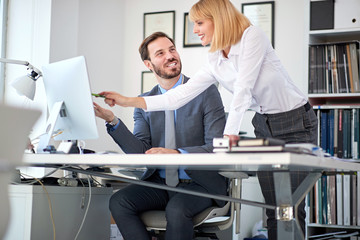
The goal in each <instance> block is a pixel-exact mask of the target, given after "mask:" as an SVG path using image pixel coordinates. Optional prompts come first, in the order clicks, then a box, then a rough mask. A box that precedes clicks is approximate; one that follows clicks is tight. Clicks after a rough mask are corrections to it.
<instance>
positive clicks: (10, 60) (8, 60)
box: [0, 58, 31, 66]
mask: <svg viewBox="0 0 360 240" xmlns="http://www.w3.org/2000/svg"><path fill="white" fill-rule="evenodd" d="M0 62H3V63H13V64H19V65H25V66H29V65H30V63H29V62H27V61H20V60H13V59H7V58H0ZM30 66H31V65H30Z"/></svg>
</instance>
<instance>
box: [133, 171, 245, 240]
mask: <svg viewBox="0 0 360 240" xmlns="http://www.w3.org/2000/svg"><path fill="white" fill-rule="evenodd" d="M219 174H221V175H222V176H224V177H226V178H228V179H229V181H230V186H229V191H228V192H229V196H230V197H233V198H238V199H239V198H240V197H241V184H242V180H243V179H247V178H248V177H249V176H248V174H246V173H244V172H219ZM229 209H230V216H229V215H228V213H229ZM235 213H236V214H235ZM221 216H226V217H227V218H226V219H225V220H221V221H208V220H210V219H212V218H215V217H221ZM140 218H141V220H142V221H143V222H144V224H145V226H146V229H147V230H148V231H150V232H152V233H154V234H155V235H156V236H158V235H161V234H163V232H164V231H165V230H166V217H165V211H161V210H151V211H146V212H144V213H142V214H141V215H140ZM234 219H235V232H236V233H239V232H240V203H234V202H227V203H226V204H225V206H224V207H216V206H212V207H210V208H207V209H205V210H204V211H203V212H201V213H199V214H198V215H196V216H195V217H194V219H193V222H194V236H195V238H196V237H208V238H210V239H218V238H217V236H216V233H217V232H219V231H223V230H226V229H228V228H229V227H231V226H232V224H233V222H234ZM214 220H215V219H214Z"/></svg>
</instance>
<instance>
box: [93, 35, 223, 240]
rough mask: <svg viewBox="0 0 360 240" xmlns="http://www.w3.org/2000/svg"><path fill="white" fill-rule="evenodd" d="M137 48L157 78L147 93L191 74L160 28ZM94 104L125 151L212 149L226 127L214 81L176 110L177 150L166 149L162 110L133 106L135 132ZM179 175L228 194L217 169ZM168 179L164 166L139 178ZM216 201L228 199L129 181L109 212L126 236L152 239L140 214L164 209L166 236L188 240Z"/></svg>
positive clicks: (186, 183) (185, 182)
mask: <svg viewBox="0 0 360 240" xmlns="http://www.w3.org/2000/svg"><path fill="white" fill-rule="evenodd" d="M139 52H140V55H141V58H142V60H143V62H144V64H145V65H146V67H147V68H148V69H149V70H151V71H152V72H153V73H154V75H155V77H156V79H157V80H158V82H159V85H157V86H155V87H154V88H153V89H152V90H151V91H150V92H148V93H145V94H143V95H144V96H149V95H158V94H162V93H164V92H166V91H167V90H170V89H171V88H175V87H177V86H178V85H180V84H183V83H186V82H187V80H188V78H187V77H186V76H184V75H182V74H181V61H180V57H179V54H178V52H177V51H176V47H175V44H174V42H173V40H172V39H171V38H169V37H168V36H167V35H166V34H164V33H161V32H157V33H154V34H152V35H150V36H149V37H147V38H146V39H145V40H144V41H143V42H142V44H141V45H140V48H139ZM94 108H95V114H96V116H98V117H100V118H103V119H104V120H105V121H106V122H107V124H106V125H107V129H108V133H109V134H110V136H111V137H112V138H113V139H114V141H115V142H116V143H117V144H118V145H119V146H120V147H121V148H122V150H123V151H124V152H125V153H146V154H154V153H157V154H159V153H174V154H179V153H210V152H212V150H213V147H212V140H213V138H215V137H222V134H223V130H224V126H225V114H224V108H223V105H222V101H221V98H220V94H219V92H218V91H217V88H216V87H215V86H214V85H212V86H211V87H209V88H208V89H207V90H205V91H204V92H203V93H202V94H200V95H199V96H198V97H197V98H195V99H194V100H192V101H191V102H189V103H188V104H187V105H185V106H183V107H182V108H179V109H178V110H176V111H175V119H176V120H175V125H176V127H175V135H176V147H175V148H174V149H168V148H164V146H165V131H164V129H165V126H164V125H165V124H164V122H165V120H164V118H165V117H164V116H165V114H164V112H162V111H161V112H160V111H158V112H145V111H144V110H142V109H135V111H134V120H135V125H134V133H133V134H132V133H131V132H130V131H129V130H128V129H127V128H126V126H125V125H124V123H123V122H122V121H121V120H120V119H118V118H117V117H115V116H114V114H113V113H112V112H111V111H109V110H106V109H103V108H101V107H100V106H99V105H97V104H95V103H94ZM178 176H179V184H178V185H177V187H178V188H184V189H189V190H195V191H201V192H208V193H214V194H222V195H225V194H226V189H227V184H226V180H225V178H224V177H222V176H220V175H219V174H218V173H217V172H216V171H199V170H197V171H196V170H188V169H179V171H178ZM165 178H166V171H165V169H148V170H147V171H146V172H145V173H144V175H143V176H142V178H141V179H142V180H146V181H151V182H155V183H160V184H166V179H165ZM214 204H217V205H219V206H223V205H224V204H225V203H224V202H223V201H217V200H216V201H214V200H212V199H208V198H203V197H198V196H193V195H189V194H182V193H176V192H173V191H165V190H160V189H155V188H149V187H144V186H139V185H129V186H127V187H125V188H123V189H120V190H119V191H118V192H116V193H115V194H114V195H113V196H112V197H111V199H110V210H111V213H112V216H113V218H114V220H115V222H116V224H117V226H118V228H119V229H120V232H121V234H122V235H123V237H124V239H126V240H131V239H134V240H145V239H150V236H149V233H148V232H147V231H146V228H145V226H144V224H143V222H142V221H141V219H140V218H139V215H140V214H141V213H142V212H144V211H148V210H154V209H157V210H163V209H165V210H166V218H167V227H166V233H165V239H166V240H175V239H179V240H187V239H189V240H190V239H192V238H193V223H192V218H193V217H194V216H195V215H196V214H198V213H200V212H202V211H203V210H205V209H206V208H208V207H210V206H212V205H214Z"/></svg>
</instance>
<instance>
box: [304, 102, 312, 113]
mask: <svg viewBox="0 0 360 240" xmlns="http://www.w3.org/2000/svg"><path fill="white" fill-rule="evenodd" d="M304 108H305V111H306V112H307V111H309V110H310V109H311V108H312V107H311V105H310V103H309V102H307V103H306V104H305V105H304Z"/></svg>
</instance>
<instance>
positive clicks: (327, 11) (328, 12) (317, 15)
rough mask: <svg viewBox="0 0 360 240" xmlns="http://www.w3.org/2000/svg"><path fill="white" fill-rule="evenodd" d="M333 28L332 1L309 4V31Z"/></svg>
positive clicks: (326, 0) (324, 0)
mask: <svg viewBox="0 0 360 240" xmlns="http://www.w3.org/2000/svg"><path fill="white" fill-rule="evenodd" d="M333 28H334V0H322V1H318V0H317V1H311V2H310V30H322V29H333Z"/></svg>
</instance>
